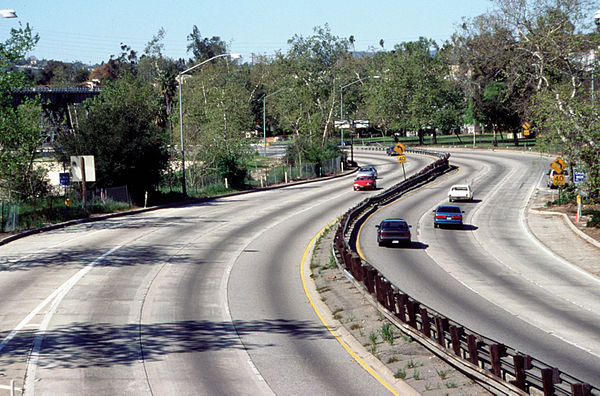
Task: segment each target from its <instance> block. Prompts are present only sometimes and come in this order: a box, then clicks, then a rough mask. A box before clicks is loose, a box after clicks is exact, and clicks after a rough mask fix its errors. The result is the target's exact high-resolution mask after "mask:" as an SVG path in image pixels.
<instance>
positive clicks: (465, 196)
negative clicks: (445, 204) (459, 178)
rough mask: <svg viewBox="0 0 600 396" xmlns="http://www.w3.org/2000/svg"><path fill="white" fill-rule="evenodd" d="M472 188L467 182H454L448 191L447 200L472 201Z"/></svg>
mask: <svg viewBox="0 0 600 396" xmlns="http://www.w3.org/2000/svg"><path fill="white" fill-rule="evenodd" d="M472 200H473V190H472V189H471V186H470V185H468V184H455V185H454V186H452V187H450V191H448V201H450V202H454V201H472Z"/></svg>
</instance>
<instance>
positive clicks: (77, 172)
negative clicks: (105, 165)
mask: <svg viewBox="0 0 600 396" xmlns="http://www.w3.org/2000/svg"><path fill="white" fill-rule="evenodd" d="M82 166H83V168H84V169H85V181H86V182H94V181H96V168H95V166H94V156H93V155H72V156H71V181H76V182H80V181H83V179H82V177H81V176H82V172H81V169H82Z"/></svg>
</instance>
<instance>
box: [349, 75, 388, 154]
mask: <svg viewBox="0 0 600 396" xmlns="http://www.w3.org/2000/svg"><path fill="white" fill-rule="evenodd" d="M369 78H381V76H366V77H363V78H359V79H358V80H355V81H352V82H351V83H348V84H346V85H340V121H343V120H344V88H346V87H349V86H350V85H354V84H356V83H359V82H361V81H364V80H367V79H369ZM340 130H341V138H340V139H341V140H340V145H342V146H343V145H344V128H340Z"/></svg>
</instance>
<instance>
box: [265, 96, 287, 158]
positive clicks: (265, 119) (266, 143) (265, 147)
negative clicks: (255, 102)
mask: <svg viewBox="0 0 600 396" xmlns="http://www.w3.org/2000/svg"><path fill="white" fill-rule="evenodd" d="M284 89H285V88H281V89H278V90H277V91H275V92H273V93H270V94H268V95H266V94H265V95H263V96H262V98H260V100H262V102H263V145H264V149H263V152H264V155H265V157H266V156H267V121H266V118H267V116H266V113H267V111H266V104H265V102H266V100H265V99H267V98H268V97H269V96H272V95H275V94H276V93H279V92H281V91H283V90H284ZM288 89H289V88H288Z"/></svg>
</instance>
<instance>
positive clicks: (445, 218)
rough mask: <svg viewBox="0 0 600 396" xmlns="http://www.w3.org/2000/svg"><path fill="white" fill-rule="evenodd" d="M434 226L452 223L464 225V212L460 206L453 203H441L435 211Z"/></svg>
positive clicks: (453, 224)
mask: <svg viewBox="0 0 600 396" xmlns="http://www.w3.org/2000/svg"><path fill="white" fill-rule="evenodd" d="M433 213H434V215H433V226H434V227H435V228H438V227H441V226H444V225H452V226H462V225H463V215H462V214H463V213H464V211H462V210H461V209H460V207H458V206H453V205H440V206H438V207H437V208H436V209H435V210H434V211H433Z"/></svg>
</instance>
